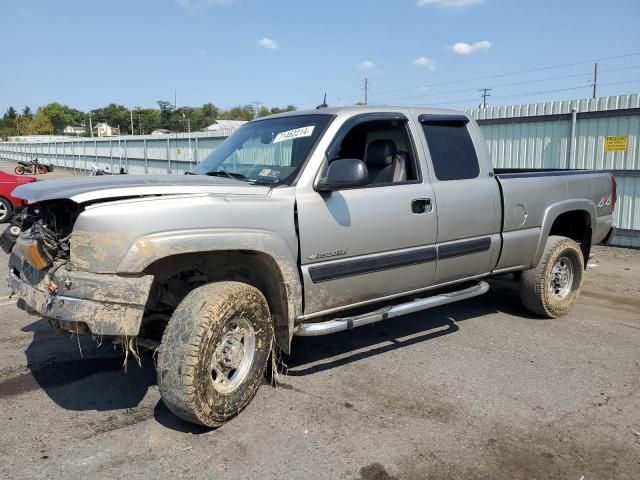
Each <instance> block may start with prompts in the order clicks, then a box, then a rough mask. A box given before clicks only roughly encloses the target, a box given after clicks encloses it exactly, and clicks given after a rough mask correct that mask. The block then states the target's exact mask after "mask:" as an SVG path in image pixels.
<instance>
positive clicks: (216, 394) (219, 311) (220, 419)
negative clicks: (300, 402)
mask: <svg viewBox="0 0 640 480" xmlns="http://www.w3.org/2000/svg"><path fill="white" fill-rule="evenodd" d="M272 339H273V324H272V321H271V314H270V313H269V306H268V304H267V301H266V300H265V298H264V296H263V295H262V293H261V292H260V291H259V290H257V289H256V288H254V287H252V286H250V285H247V284H244V283H239V282H218V283H210V284H208V285H203V286H201V287H199V288H196V289H195V290H193V291H192V292H190V293H189V294H188V295H187V296H186V297H185V298H184V299H183V300H182V302H180V305H178V308H176V310H175V312H174V313H173V316H172V317H171V320H169V323H168V325H167V328H166V329H165V331H164V334H163V336H162V343H161V345H160V349H159V351H158V365H157V373H158V387H159V388H160V394H161V395H162V400H163V401H164V403H165V405H166V406H167V407H168V408H169V410H171V411H172V412H173V413H174V414H176V415H177V416H178V417H180V418H182V419H183V420H186V421H188V422H192V423H196V424H198V425H204V426H207V427H219V426H220V425H222V424H223V423H225V422H226V421H227V420H229V419H230V418H232V417H234V416H235V415H237V414H238V413H240V412H241V411H242V409H244V408H245V407H246V406H247V405H248V404H249V402H250V401H251V399H252V398H253V396H254V395H255V393H256V391H257V390H258V387H259V385H260V382H261V381H262V378H263V373H264V371H265V368H266V365H267V359H268V358H269V354H270V352H271V342H272Z"/></svg>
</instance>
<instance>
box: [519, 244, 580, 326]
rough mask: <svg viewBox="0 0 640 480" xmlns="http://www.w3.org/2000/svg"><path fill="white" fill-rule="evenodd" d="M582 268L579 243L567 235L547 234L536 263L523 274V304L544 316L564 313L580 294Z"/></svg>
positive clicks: (557, 315)
mask: <svg viewBox="0 0 640 480" xmlns="http://www.w3.org/2000/svg"><path fill="white" fill-rule="evenodd" d="M583 271H584V259H583V257H582V251H581V250H580V246H579V245H578V244H577V243H576V242H575V241H573V240H571V239H570V238H566V237H560V236H551V237H549V238H548V239H547V243H546V245H545V249H544V252H543V254H542V258H541V259H540V262H539V263H538V266H537V267H536V268H532V269H531V270H526V271H525V272H523V274H522V279H521V292H520V298H521V299H522V303H523V304H524V306H525V307H526V308H527V310H529V311H531V312H533V313H535V314H537V315H540V316H543V317H547V318H556V317H562V316H564V315H566V314H567V313H569V312H570V311H571V309H572V308H573V305H574V304H575V303H576V300H577V298H578V295H579V294H580V285H581V283H582V272H583Z"/></svg>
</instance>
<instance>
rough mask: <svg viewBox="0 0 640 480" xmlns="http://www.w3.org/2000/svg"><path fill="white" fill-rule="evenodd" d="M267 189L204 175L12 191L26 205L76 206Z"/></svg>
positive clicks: (103, 179) (56, 183)
mask: <svg viewBox="0 0 640 480" xmlns="http://www.w3.org/2000/svg"><path fill="white" fill-rule="evenodd" d="M269 191H270V188H269V187H265V186H259V185H250V184H247V183H246V182H243V181H241V180H236V179H231V178H224V177H209V176H206V175H112V176H111V175H110V176H106V175H105V176H96V177H82V178H68V179H57V180H48V181H45V182H34V183H29V184H27V185H22V186H20V187H18V188H16V189H15V190H14V191H13V196H14V197H18V198H21V199H24V200H27V201H28V202H29V203H36V202H41V201H44V200H59V199H69V200H72V201H74V202H76V203H84V202H91V201H95V200H102V199H107V198H123V197H137V196H145V195H184V194H216V195H266V194H268V193H269Z"/></svg>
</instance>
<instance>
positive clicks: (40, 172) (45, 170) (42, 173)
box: [38, 165, 48, 175]
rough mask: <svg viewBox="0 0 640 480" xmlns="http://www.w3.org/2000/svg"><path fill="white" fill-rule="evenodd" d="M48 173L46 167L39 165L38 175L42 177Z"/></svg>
mask: <svg viewBox="0 0 640 480" xmlns="http://www.w3.org/2000/svg"><path fill="white" fill-rule="evenodd" d="M47 172H48V170H47V167H45V166H43V165H38V173H39V174H40V175H44V174H45V173H47Z"/></svg>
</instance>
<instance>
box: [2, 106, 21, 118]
mask: <svg viewBox="0 0 640 480" xmlns="http://www.w3.org/2000/svg"><path fill="white" fill-rule="evenodd" d="M17 116H18V112H16V109H15V108H13V107H9V108H7V111H6V112H5V114H4V117H3V120H15V119H16V117H17Z"/></svg>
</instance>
